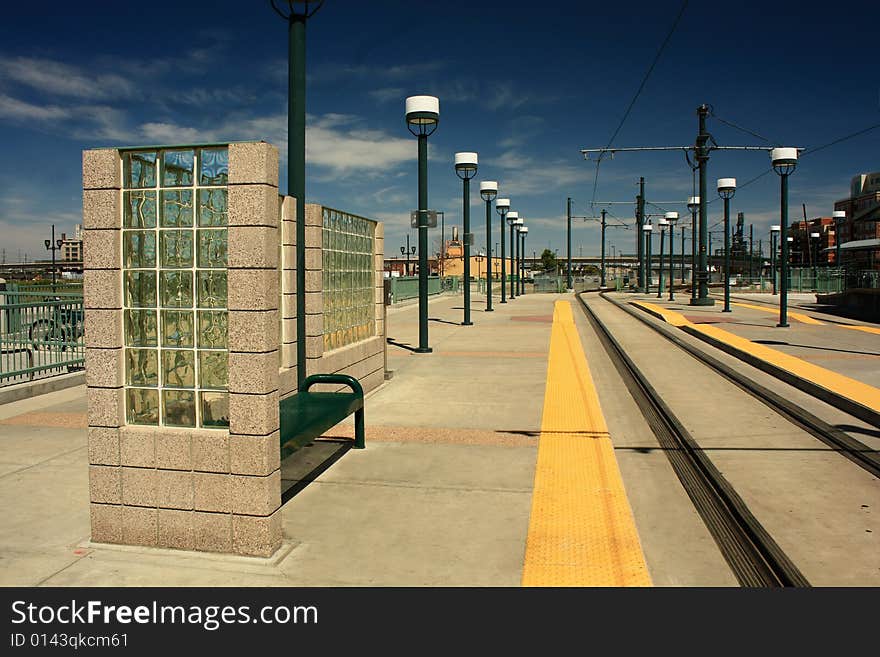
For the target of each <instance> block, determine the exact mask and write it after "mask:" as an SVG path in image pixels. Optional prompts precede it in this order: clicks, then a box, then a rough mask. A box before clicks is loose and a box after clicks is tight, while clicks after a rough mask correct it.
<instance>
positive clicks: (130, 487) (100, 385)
mask: <svg viewBox="0 0 880 657" xmlns="http://www.w3.org/2000/svg"><path fill="white" fill-rule="evenodd" d="M277 184H278V151H277V149H276V148H275V147H274V146H271V145H270V144H267V143H264V142H256V143H239V144H230V145H229V163H228V184H227V190H228V213H227V216H228V253H227V267H228V268H227V277H228V301H227V307H228V316H227V321H228V336H227V347H228V372H229V382H228V392H229V428H228V429H213V428H211V429H208V428H205V429H201V428H176V427H168V426H142V425H126V411H125V404H126V400H125V392H124V391H125V389H124V382H125V362H124V334H123V330H124V329H123V310H122V308H123V304H122V294H123V281H122V256H121V245H122V236H121V231H122V208H121V203H122V161H121V155H120V152H119V151H117V150H115V149H101V150H91V151H85V152H84V153H83V222H84V229H85V236H84V252H85V253H87V254H89V255H88V256H86V261H85V263H84V266H85V274H84V278H85V281H84V289H85V299H86V306H85V307H86V318H85V323H86V329H85V333H86V336H85V339H86V373H87V386H88V400H89V406H88V420H89V429H88V432H89V464H90V465H89V492H90V504H91V527H92V541H94V542H97V543H124V544H129V545H143V546H152V547H166V548H178V549H188V550H205V551H212V552H232V553H236V554H243V555H255V556H268V555H270V554H272V553H273V552H275V551H276V550H277V549H278V548H279V547H280V545H281V519H280V512H279V508H280V505H281V493H280V489H281V478H280V454H279V436H278V424H279V421H278V390H279V364H280V344H281V341H280V321H279V317H280V315H279V312H280V309H279V298H280V296H279V287H278V284H279V281H278V248H277V244H278V243H279V232H280V226H279V221H278V218H279V207H278V187H277Z"/></svg>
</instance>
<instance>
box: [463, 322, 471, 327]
mask: <svg viewBox="0 0 880 657" xmlns="http://www.w3.org/2000/svg"><path fill="white" fill-rule="evenodd" d="M461 325H462V326H473V325H474V323H473V322H462V323H461Z"/></svg>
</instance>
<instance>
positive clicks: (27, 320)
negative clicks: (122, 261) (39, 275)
mask: <svg viewBox="0 0 880 657" xmlns="http://www.w3.org/2000/svg"><path fill="white" fill-rule="evenodd" d="M84 319H85V316H84V311H83V296H82V294H81V293H80V294H77V293H74V292H58V291H56V292H55V293H54V294H53V293H52V291H51V289H50V290H49V293H48V294H46V293H44V292H43V291H42V290H40V291H37V290H27V291H21V290H20V289H19V290H13V291H10V290H0V386H3V385H10V384H13V383H21V382H23V381H32V380H33V379H35V378H42V377H46V376H55V375H58V374H64V373H66V372H71V371H76V370H80V369H82V368H83V367H84V365H85V340H84Z"/></svg>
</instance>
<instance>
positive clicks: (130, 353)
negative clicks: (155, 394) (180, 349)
mask: <svg viewBox="0 0 880 657" xmlns="http://www.w3.org/2000/svg"><path fill="white" fill-rule="evenodd" d="M125 383H126V384H127V385H130V386H151V387H156V386H158V385H159V352H158V351H156V350H155V349H126V350H125Z"/></svg>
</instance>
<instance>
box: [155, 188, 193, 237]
mask: <svg viewBox="0 0 880 657" xmlns="http://www.w3.org/2000/svg"><path fill="white" fill-rule="evenodd" d="M161 194H162V205H161V206H160V211H161V215H162V217H161V223H162V226H163V227H168V228H186V227H187V226H192V225H193V193H192V191H191V190H188V189H185V190H180V191H175V192H169V191H162V192H161Z"/></svg>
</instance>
